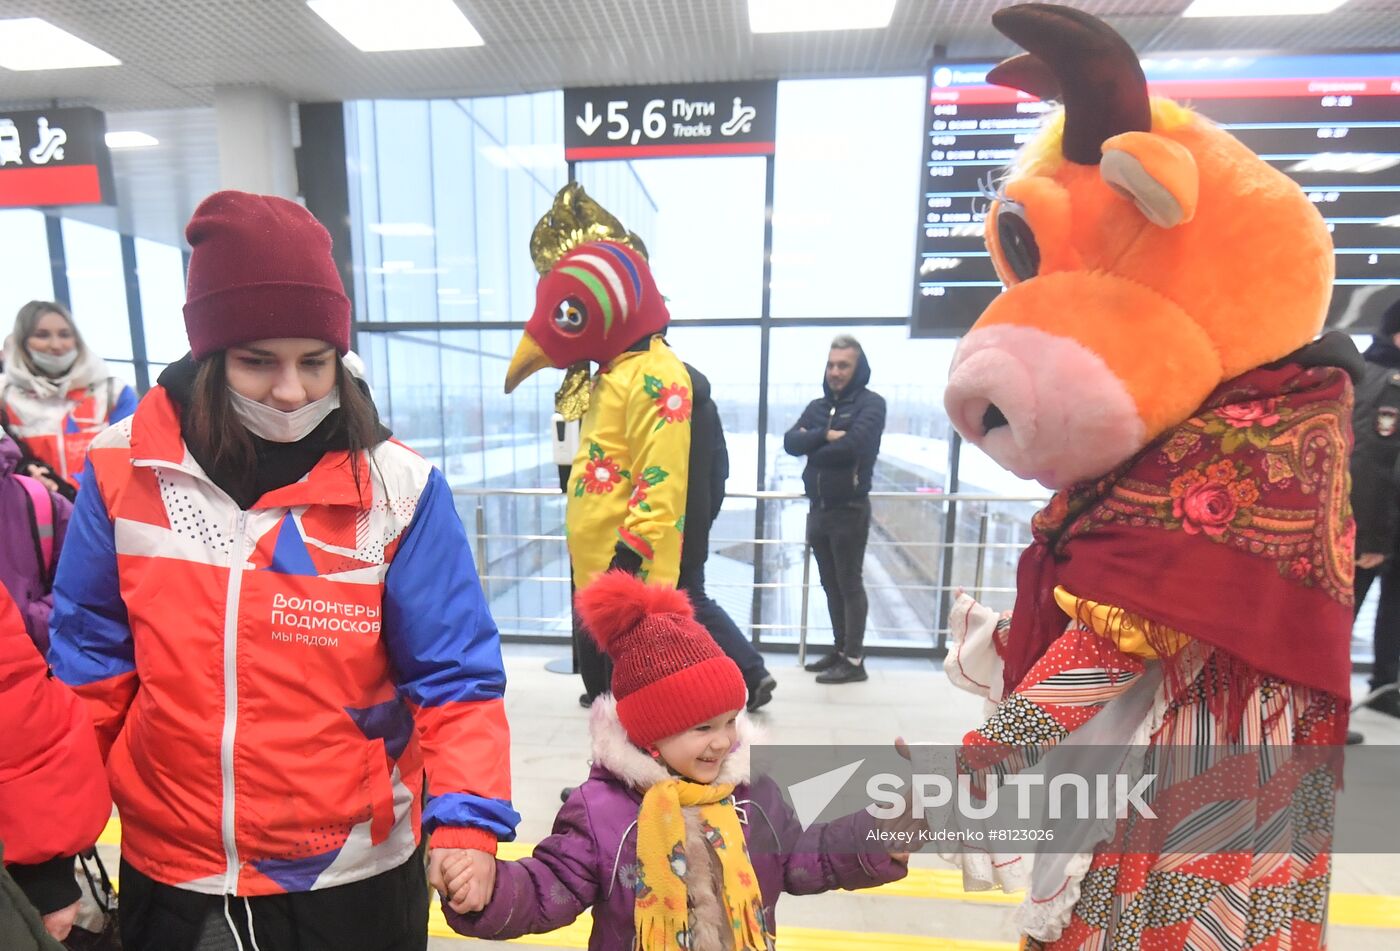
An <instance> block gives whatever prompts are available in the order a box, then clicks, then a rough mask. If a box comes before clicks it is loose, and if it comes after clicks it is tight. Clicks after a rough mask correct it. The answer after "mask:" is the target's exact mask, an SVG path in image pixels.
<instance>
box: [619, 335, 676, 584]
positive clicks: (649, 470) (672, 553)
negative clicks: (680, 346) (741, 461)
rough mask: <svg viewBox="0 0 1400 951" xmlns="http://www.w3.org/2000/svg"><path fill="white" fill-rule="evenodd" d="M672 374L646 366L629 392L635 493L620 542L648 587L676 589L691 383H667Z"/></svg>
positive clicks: (629, 506)
mask: <svg viewBox="0 0 1400 951" xmlns="http://www.w3.org/2000/svg"><path fill="white" fill-rule="evenodd" d="M644 359H645V358H644ZM673 362H675V363H676V365H677V366H679V365H680V363H679V361H673ZM668 369H670V368H669V367H666V366H664V365H658V366H656V367H653V366H652V365H651V363H650V362H648V363H646V364H643V366H642V368H641V372H639V373H638V374H637V379H636V381H635V383H633V385H632V386H631V387H630V388H629V390H628V392H627V416H626V419H627V422H626V426H627V434H626V438H627V445H628V446H629V447H630V449H631V452H630V455H631V459H632V471H631V473H630V476H631V479H632V489H633V491H632V498H631V500H630V501H629V503H628V506H627V516H626V517H625V518H624V519H623V521H622V525H621V526H619V528H618V531H617V535H618V537H617V541H618V542H620V543H621V544H622V545H623V546H624V547H625V548H628V549H631V550H632V551H633V552H634V553H635V554H636V555H637V557H638V560H639V561H640V565H639V566H638V570H639V571H640V572H645V575H644V577H646V579H647V580H648V581H649V582H651V583H653V584H669V585H674V584H675V583H676V580H677V578H678V577H679V576H680V551H681V533H682V532H684V531H685V504H686V496H687V492H688V489H689V484H690V414H691V405H690V399H689V383H690V381H689V379H685V380H683V381H682V380H677V379H675V378H674V377H666V378H663V376H662V375H661V374H663V373H664V372H666V370H668ZM651 371H654V373H653V372H651ZM682 372H684V371H683V370H682ZM654 374H655V375H654ZM677 394H684V399H683V400H681V399H676V400H673V402H674V403H676V404H677V405H669V404H668V400H670V399H671V398H672V397H673V396H676V395H677ZM619 567H623V568H627V567H630V566H627V565H619Z"/></svg>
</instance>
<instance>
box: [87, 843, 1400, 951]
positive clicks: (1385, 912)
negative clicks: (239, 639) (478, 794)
mask: <svg viewBox="0 0 1400 951" xmlns="http://www.w3.org/2000/svg"><path fill="white" fill-rule="evenodd" d="M97 841H98V842H99V843H101V844H102V845H112V846H116V845H120V844H121V820H119V819H117V818H115V817H113V818H112V819H111V820H109V821H108V823H107V828H106V829H104V830H103V831H102V837H101V838H99V839H98V840H97ZM532 849H534V846H533V845H531V844H528V843H524V842H503V843H501V847H500V853H499V854H500V857H501V858H503V859H518V858H521V857H522V856H526V855H529V854H530V852H531V850H532ZM868 894H871V895H879V896H881V897H887V898H920V899H933V900H935V901H959V902H969V903H972V904H985V905H1014V904H1016V903H1017V902H1019V901H1020V900H1021V899H1020V896H1019V895H1006V894H1003V893H1001V892H964V891H963V888H962V873H961V872H957V871H954V870H953V869H933V868H915V869H911V870H910V871H909V875H908V876H907V877H906V878H904V879H903V880H901V881H898V882H891V883H890V884H888V885H882V886H881V887H879V888H873V889H869V890H868ZM1328 921H1329V922H1330V923H1331V925H1332V926H1333V927H1347V928H1387V929H1400V895H1361V894H1356V893H1344V892H1333V893H1332V897H1331V902H1330V905H1329V906H1328ZM588 922H589V919H588V918H587V916H584V917H583V918H580V919H579V920H578V921H576V922H574V923H573V924H572V925H569V926H568V927H567V928H561V929H559V930H558V931H555V932H551V933H550V934H547V935H533V936H530V937H526V938H518V939H516V941H515V943H516V944H528V945H542V946H544V947H561V948H583V947H587V946H588V929H589V923H588ZM429 930H430V931H431V933H432V934H434V935H436V936H437V937H446V938H453V937H459V936H458V935H457V934H456V933H455V932H453V931H452V930H451V929H450V928H448V927H447V923H446V922H445V921H444V920H443V918H442V913H441V911H440V910H439V909H438V908H437V906H436V904H435V905H434V907H433V917H432V919H431V922H430V924H429ZM782 936H783V947H784V948H785V949H787V951H827V949H838V948H839V949H847V948H855V947H866V948H878V949H885V948H888V949H891V951H898V949H901V948H908V949H923V951H1012V949H1014V948H1015V945H1014V944H1008V943H1005V942H997V941H960V940H955V939H951V938H926V937H918V936H914V935H898V934H864V933H857V932H851V931H826V930H822V929H817V928H796V927H791V926H783V929H782Z"/></svg>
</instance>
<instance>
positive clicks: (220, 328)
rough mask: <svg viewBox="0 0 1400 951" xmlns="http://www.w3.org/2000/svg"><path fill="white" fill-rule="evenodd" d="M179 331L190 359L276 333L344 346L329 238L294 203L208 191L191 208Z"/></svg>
mask: <svg viewBox="0 0 1400 951" xmlns="http://www.w3.org/2000/svg"><path fill="white" fill-rule="evenodd" d="M185 238H186V240H188V241H189V243H190V247H191V248H192V249H193V250H191V252H190V271H189V283H188V287H187V289H186V295H185V330H186V332H187V333H188V334H189V337H190V350H191V351H192V352H193V355H194V358H195V359H196V360H202V359H204V358H205V357H207V356H209V355H210V354H211V353H218V352H219V351H220V350H226V349H228V348H229V347H231V346H234V345H235V344H240V343H248V342H250V341H253V340H269V339H273V338H276V337H309V338H311V339H313V340H324V341H325V342H326V343H328V344H330V345H331V346H333V347H335V348H336V350H337V351H339V352H340V353H341V354H342V355H343V354H344V353H345V352H346V351H347V350H349V349H350V300H349V298H347V297H346V296H345V286H344V285H343V284H342V283H341V281H340V272H339V271H337V270H336V266H335V260H334V259H333V258H332V257H331V236H330V234H329V233H328V232H327V231H326V229H325V228H324V227H322V226H321V223H320V222H319V221H317V220H316V219H315V218H314V217H312V215H311V212H309V211H307V210H306V209H305V208H303V207H302V206H301V205H298V204H297V203H296V202H294V201H288V200H286V199H285V198H277V197H274V196H272V195H250V194H248V193H247V192H236V191H222V192H215V193H214V194H212V195H210V196H209V197H208V198H206V199H204V201H202V202H200V203H199V207H198V208H196V209H195V211H194V217H192V218H190V223H189V226H188V227H187V228H186V229H185Z"/></svg>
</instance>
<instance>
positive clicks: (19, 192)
mask: <svg viewBox="0 0 1400 951" xmlns="http://www.w3.org/2000/svg"><path fill="white" fill-rule="evenodd" d="M106 136H107V118H106V116H104V115H103V114H102V113H101V112H99V111H98V110H96V109H90V108H87V107H84V108H79V109H41V110H39V111H37V112H0V208H42V207H45V206H49V205H99V204H108V205H110V204H115V203H116V195H115V190H114V189H113V187H112V155H111V152H109V151H108V150H107V142H106Z"/></svg>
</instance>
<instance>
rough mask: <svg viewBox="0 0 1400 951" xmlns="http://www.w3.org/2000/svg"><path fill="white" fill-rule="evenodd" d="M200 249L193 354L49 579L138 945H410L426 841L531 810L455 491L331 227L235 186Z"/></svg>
mask: <svg viewBox="0 0 1400 951" xmlns="http://www.w3.org/2000/svg"><path fill="white" fill-rule="evenodd" d="M186 235H187V237H188V238H189V241H190V245H191V246H192V248H193V252H192V254H191V256H190V265H189V289H188V299H187V302H186V304H185V327H186V329H187V330H188V332H189V338H190V349H191V356H190V357H188V358H186V359H185V360H182V361H180V362H178V363H175V364H172V365H171V366H170V367H169V368H167V370H166V371H165V372H164V373H162V374H161V379H160V386H159V387H157V388H155V389H153V390H152V391H151V392H150V393H148V394H147V395H146V397H145V398H144V399H143V400H142V401H141V404H140V406H139V407H138V408H137V410H136V414H135V415H134V416H133V417H132V418H131V420H130V421H123V422H122V423H120V424H119V425H117V426H114V427H112V428H111V429H109V430H108V431H107V432H105V433H103V434H102V435H101V436H100V437H99V438H98V439H97V441H96V442H95V443H94V444H93V448H92V451H91V453H90V454H89V456H88V465H87V469H86V475H85V476H84V484H85V486H86V487H85V488H84V489H83V491H81V492H80V493H79V494H78V502H77V507H76V508H75V509H74V513H73V519H72V522H71V524H70V527H69V532H68V538H67V548H66V551H65V552H64V556H63V560H62V562H61V564H60V566H59V571H58V579H57V582H56V584H55V605H54V622H53V644H52V648H51V651H50V658H49V659H50V661H51V662H52V664H53V667H54V670H55V672H56V673H57V675H58V676H59V677H60V678H62V679H63V680H64V681H66V682H67V683H69V684H71V685H73V686H74V687H75V688H76V689H77V690H78V692H79V694H80V695H82V696H83V698H84V699H86V700H87V701H88V704H89V708H90V710H91V712H92V716H93V720H94V722H95V724H96V726H97V731H98V737H99V742H100V744H101V747H102V751H103V754H104V756H105V757H106V760H107V769H108V773H109V776H110V778H111V782H112V792H113V797H114V798H115V800H116V803H117V807H118V809H119V810H120V811H121V818H122V868H121V889H122V901H121V924H122V942H123V946H124V947H125V948H127V949H128V951H189V949H191V948H195V947H200V948H204V947H226V946H228V943H229V941H230V940H232V941H233V942H234V943H236V944H237V945H238V946H239V947H248V948H253V949H257V948H259V947H261V948H263V949H267V951H271V949H273V948H295V949H298V951H422V948H424V947H425V945H426V942H427V909H428V889H427V884H426V883H425V881H424V876H423V860H422V853H421V850H420V848H419V842H420V835H421V836H423V837H428V838H429V842H430V845H431V851H430V855H429V865H430V876H431V877H432V878H434V879H436V878H437V877H438V876H439V871H438V869H439V867H440V866H441V865H442V862H443V860H444V859H445V858H447V857H449V856H453V855H456V856H457V857H458V858H460V859H461V860H462V862H464V863H465V864H466V865H468V866H474V865H479V866H482V867H487V868H490V867H493V866H492V862H493V858H492V854H493V853H494V852H495V847H496V842H497V840H498V839H500V838H502V837H506V836H509V835H511V834H512V833H513V831H514V827H515V823H516V822H517V820H518V816H517V815H516V814H515V811H514V810H513V809H512V808H511V805H510V802H509V795H510V782H509V744H510V741H509V736H508V731H507V728H506V721H505V713H504V708H503V705H502V699H501V697H502V691H503V690H504V687H505V675H504V672H503V671H502V668H501V653H500V639H499V637H498V636H497V633H496V626H495V624H494V623H493V622H492V620H491V616H490V613H489V611H488V610H487V606H486V603H485V600H484V599H483V598H482V594H481V587H480V585H479V583H478V581H477V577H476V572H475V570H474V568H473V564H472V555H471V551H470V550H469V549H468V547H467V539H466V535H465V533H464V532H463V530H462V525H461V522H460V521H459V520H458V518H457V513H456V510H455V508H454V506H453V503H452V494H451V490H450V489H449V487H448V485H447V482H446V480H445V479H444V478H443V475H442V473H441V472H440V471H438V470H437V469H436V468H434V467H433V466H432V465H430V464H429V463H428V462H426V461H424V460H423V459H422V458H420V457H419V456H417V455H416V454H414V453H413V452H411V451H410V450H408V449H406V448H404V447H403V446H401V445H399V444H398V443H395V442H392V441H390V440H389V439H388V433H387V431H386V430H385V429H384V428H383V427H382V426H381V425H380V423H379V420H378V417H377V415H376V414H375V411H374V406H373V404H371V403H370V402H369V400H368V399H367V398H366V397H365V396H364V394H363V393H362V392H361V390H360V389H359V387H358V386H356V385H355V383H354V381H353V379H352V378H351V376H350V374H349V372H348V371H347V369H346V368H345V365H344V363H343V362H342V360H341V358H342V356H343V355H344V354H345V352H346V351H347V349H348V346H349V339H350V302H349V300H348V299H347V298H346V296H345V294H344V291H343V289H342V286H341V282H340V276H339V273H338V271H337V269H336V265H335V261H334V259H333V258H332V257H331V246H330V236H329V235H328V234H327V233H326V230H325V229H324V228H323V227H321V225H320V224H319V223H318V222H317V221H316V220H315V219H314V218H313V217H312V216H311V215H310V214H309V213H308V212H307V211H306V210H305V209H304V208H302V207H301V206H300V205H297V204H296V203H294V202H290V201H286V200H284V199H281V198H272V197H265V196H261V195H249V194H245V193H242V192H229V191H226V192H219V193H217V194H215V195H212V196H210V197H209V198H207V199H205V200H204V201H203V202H202V203H201V204H200V206H199V208H198V209H197V210H196V211H195V214H194V217H193V219H192V220H191V222H190V226H189V228H188V230H187V231H186ZM425 769H426V772H427V793H428V798H427V802H426V805H424V796H423V792H424V789H423V785H424V783H423V776H424V771H425Z"/></svg>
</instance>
